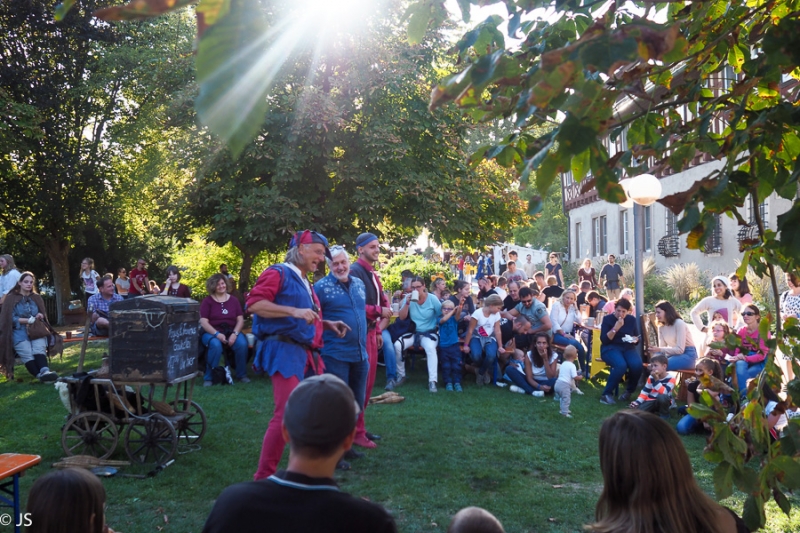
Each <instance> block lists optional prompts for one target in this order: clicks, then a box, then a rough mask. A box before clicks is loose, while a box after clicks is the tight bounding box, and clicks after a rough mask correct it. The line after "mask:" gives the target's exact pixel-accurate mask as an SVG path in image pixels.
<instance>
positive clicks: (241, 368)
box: [200, 333, 247, 381]
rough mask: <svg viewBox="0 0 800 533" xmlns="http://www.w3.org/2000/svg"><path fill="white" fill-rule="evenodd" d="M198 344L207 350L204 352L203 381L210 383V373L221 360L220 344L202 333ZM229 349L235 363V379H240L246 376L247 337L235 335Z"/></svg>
mask: <svg viewBox="0 0 800 533" xmlns="http://www.w3.org/2000/svg"><path fill="white" fill-rule="evenodd" d="M200 342H202V343H203V346H205V347H206V348H208V350H207V351H206V374H205V376H204V377H203V379H204V380H205V381H211V371H212V370H213V369H214V367H216V366H219V360H220V359H221V358H222V343H221V342H220V341H219V339H217V338H216V337H214V336H213V335H211V333H203V336H202V337H201V338H200ZM231 349H232V350H233V355H234V362H235V363H236V377H237V378H239V379H241V378H243V377H245V376H247V337H245V336H244V335H241V334H239V335H237V336H236V340H235V341H234V342H233V346H231Z"/></svg>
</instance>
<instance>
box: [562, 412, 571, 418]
mask: <svg viewBox="0 0 800 533" xmlns="http://www.w3.org/2000/svg"><path fill="white" fill-rule="evenodd" d="M561 416H565V417H567V418H572V415H571V414H569V413H561Z"/></svg>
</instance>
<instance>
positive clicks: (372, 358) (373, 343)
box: [355, 328, 378, 442]
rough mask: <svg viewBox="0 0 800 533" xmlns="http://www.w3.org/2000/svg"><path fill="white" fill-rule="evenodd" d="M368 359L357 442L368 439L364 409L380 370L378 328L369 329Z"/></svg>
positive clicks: (357, 424) (357, 426) (357, 425)
mask: <svg viewBox="0 0 800 533" xmlns="http://www.w3.org/2000/svg"><path fill="white" fill-rule="evenodd" d="M367 359H369V376H367V393H366V394H365V395H364V408H363V409H362V410H361V414H360V415H359V416H358V422H356V439H355V440H356V442H364V441H365V440H366V439H367V436H366V428H365V427H364V411H365V410H366V409H367V404H368V403H369V398H370V396H372V387H373V385H375V375H376V372H377V371H378V328H373V329H370V330H368V331H367Z"/></svg>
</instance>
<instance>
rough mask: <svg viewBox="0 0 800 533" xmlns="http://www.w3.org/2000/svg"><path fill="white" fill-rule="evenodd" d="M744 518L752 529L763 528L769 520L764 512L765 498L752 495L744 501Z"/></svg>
mask: <svg viewBox="0 0 800 533" xmlns="http://www.w3.org/2000/svg"><path fill="white" fill-rule="evenodd" d="M742 520H744V523H745V524H746V525H747V527H748V528H749V529H750V530H751V531H756V530H757V529H761V528H762V527H763V526H764V524H765V523H766V521H767V517H766V515H765V514H764V500H763V499H762V498H761V497H759V496H754V495H752V494H751V495H750V496H748V497H747V499H746V500H745V502H744V511H743V512H742Z"/></svg>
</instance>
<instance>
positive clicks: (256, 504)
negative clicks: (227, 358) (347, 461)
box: [203, 274, 434, 533]
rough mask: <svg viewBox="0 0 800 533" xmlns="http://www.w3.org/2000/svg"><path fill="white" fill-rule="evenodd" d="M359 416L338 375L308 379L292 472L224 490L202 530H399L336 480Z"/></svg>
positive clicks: (300, 400) (286, 429)
mask: <svg viewBox="0 0 800 533" xmlns="http://www.w3.org/2000/svg"><path fill="white" fill-rule="evenodd" d="M220 275H221V274H220ZM431 299H434V298H431ZM358 414H359V408H358V404H356V401H355V398H354V396H353V392H352V391H351V390H350V387H348V386H347V384H346V383H345V382H343V381H342V380H341V379H339V378H337V377H336V376H333V375H331V374H322V375H320V376H313V377H310V378H306V379H304V380H303V381H301V382H300V384H299V385H297V387H296V388H295V389H294V390H293V391H292V393H291V394H290V395H289V399H288V401H287V402H286V407H285V411H284V415H283V421H282V422H281V432H282V434H283V438H284V440H285V441H286V442H287V443H288V444H289V464H288V466H287V468H286V470H280V471H278V472H276V473H275V474H273V475H271V476H269V477H268V478H266V479H262V480H260V481H248V482H245V483H237V484H236V485H232V486H230V487H228V488H226V489H225V490H224V491H222V494H220V495H219V497H218V498H217V499H216V501H215V502H214V508H213V509H212V510H211V514H210V515H209V516H208V519H207V520H206V523H205V526H204V527H203V533H227V532H233V531H235V532H236V533H261V532H262V531H266V530H269V531H276V532H284V531H285V532H289V531H291V532H295V531H297V532H313V533H326V532H331V533H333V532H340V531H347V532H353V533H358V532H364V533H382V532H386V533H394V532H396V531H397V528H396V526H395V524H394V520H393V519H392V517H391V516H390V515H389V513H387V512H386V511H385V510H384V509H383V508H382V507H380V506H379V505H376V504H374V503H371V502H368V501H366V500H364V499H362V498H354V497H353V496H350V495H349V494H347V493H345V492H342V491H340V490H339V487H338V486H337V484H336V482H335V481H334V480H333V474H334V472H335V470H336V465H337V464H338V462H339V459H341V457H342V456H343V455H344V453H345V452H346V451H347V450H349V449H350V448H351V447H352V445H353V440H354V439H355V432H356V419H357V418H358Z"/></svg>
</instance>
